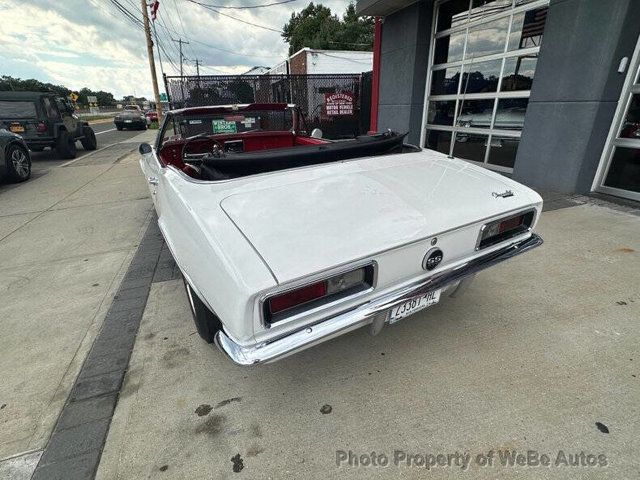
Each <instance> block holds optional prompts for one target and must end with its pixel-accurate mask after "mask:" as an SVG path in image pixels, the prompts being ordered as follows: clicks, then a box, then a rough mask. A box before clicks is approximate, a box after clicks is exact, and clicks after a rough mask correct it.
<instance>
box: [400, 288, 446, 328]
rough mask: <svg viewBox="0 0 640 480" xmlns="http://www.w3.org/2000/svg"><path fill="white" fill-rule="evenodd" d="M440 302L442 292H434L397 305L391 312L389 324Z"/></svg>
mask: <svg viewBox="0 0 640 480" xmlns="http://www.w3.org/2000/svg"><path fill="white" fill-rule="evenodd" d="M438 301H440V290H434V291H433V292H428V293H425V294H423V295H418V296H417V297H413V298H410V299H409V300H407V301H406V302H402V303H401V304H400V305H396V306H395V307H393V308H392V309H391V311H390V312H389V324H391V323H395V322H397V321H398V320H400V319H403V318H404V317H408V316H409V315H412V314H414V313H416V312H417V311H419V310H422V309H423V308H427V307H430V306H431V305H435V304H436V303H438Z"/></svg>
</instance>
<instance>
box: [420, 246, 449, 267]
mask: <svg viewBox="0 0 640 480" xmlns="http://www.w3.org/2000/svg"><path fill="white" fill-rule="evenodd" d="M443 256H444V254H443V253H442V250H440V249H439V248H432V249H431V250H429V251H428V252H427V254H426V255H425V256H424V258H423V259H422V268H424V269H425V270H433V269H434V268H436V267H437V266H438V265H440V262H441V261H442V257H443Z"/></svg>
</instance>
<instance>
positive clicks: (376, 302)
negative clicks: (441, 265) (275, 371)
mask: <svg viewBox="0 0 640 480" xmlns="http://www.w3.org/2000/svg"><path fill="white" fill-rule="evenodd" d="M540 245H542V238H541V237H540V236H538V235H536V234H532V235H531V237H529V238H528V239H526V240H522V241H520V242H517V243H515V244H512V245H509V246H507V247H504V248H502V249H500V250H497V251H495V252H491V253H489V254H487V255H484V256H482V257H480V258H477V259H474V260H472V261H470V262H468V263H466V264H464V265H462V266H460V267H458V268H456V269H454V270H449V271H446V272H442V273H440V274H438V275H434V276H433V277H431V278H428V279H426V280H421V281H420V282H418V283H414V284H412V285H409V286H406V287H403V288H401V289H398V290H395V291H393V292H390V293H387V294H385V295H383V296H381V297H378V298H374V299H372V300H370V301H369V302H367V303H365V304H363V305H360V306H359V307H357V308H355V309H353V310H349V311H348V312H345V313H342V314H339V315H336V316H334V317H331V318H328V319H327V320H324V321H322V322H320V323H317V324H315V325H311V326H307V327H305V328H303V329H301V330H298V331H295V332H293V333H290V334H288V335H286V336H284V337H281V338H278V339H276V340H273V341H270V342H267V343H261V344H257V345H251V346H241V345H238V344H237V343H235V342H234V341H233V340H231V339H230V338H229V337H228V336H227V335H226V334H225V333H224V332H223V331H222V330H220V331H219V332H218V333H217V334H216V337H215V342H216V345H217V346H218V348H219V349H220V350H222V351H223V352H224V353H225V354H226V355H227V356H228V357H229V358H230V359H231V360H232V361H233V362H234V363H236V364H238V365H254V364H256V363H267V362H273V361H275V360H278V359H279V358H282V357H285V356H288V355H291V354H292V353H296V352H299V351H301V350H304V349H306V348H309V347H311V346H313V345H316V344H318V343H321V342H323V341H325V340H329V339H330V338H333V337H336V336H338V335H341V334H343V333H346V332H348V331H350V330H354V329H356V328H359V327H362V326H364V325H367V324H369V323H371V322H372V320H373V318H374V317H376V316H377V315H386V314H387V312H388V310H389V309H390V308H391V307H393V306H394V305H396V304H399V303H401V302H403V301H405V300H408V299H410V298H412V297H414V296H416V295H421V294H423V293H427V292H429V291H431V290H436V289H438V288H442V287H445V286H447V285H449V284H452V283H454V282H457V281H459V280H462V279H463V278H465V277H468V276H471V275H474V274H476V273H478V272H480V271H481V270H484V269H486V268H489V267H492V266H494V265H496V264H498V263H500V262H503V261H505V260H508V259H510V258H513V257H515V256H517V255H520V254H521V253H524V252H527V251H529V250H531V249H533V248H535V247H538V246H540ZM385 321H386V319H385Z"/></svg>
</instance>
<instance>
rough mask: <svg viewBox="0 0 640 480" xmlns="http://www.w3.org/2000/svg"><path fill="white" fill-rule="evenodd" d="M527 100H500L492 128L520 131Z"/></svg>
mask: <svg viewBox="0 0 640 480" xmlns="http://www.w3.org/2000/svg"><path fill="white" fill-rule="evenodd" d="M528 104H529V99H528V98H501V99H500V100H498V110H497V111H496V120H495V122H494V124H493V128H495V129H498V130H522V126H523V125H524V114H525V112H526V111H527V105H528Z"/></svg>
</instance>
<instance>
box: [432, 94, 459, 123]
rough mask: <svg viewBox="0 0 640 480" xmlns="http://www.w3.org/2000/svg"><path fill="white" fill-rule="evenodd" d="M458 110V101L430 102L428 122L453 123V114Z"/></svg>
mask: <svg viewBox="0 0 640 480" xmlns="http://www.w3.org/2000/svg"><path fill="white" fill-rule="evenodd" d="M455 110H456V101H455V100H449V101H444V102H429V110H428V113H427V123H430V124H432V125H453V114H454V112H455Z"/></svg>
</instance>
